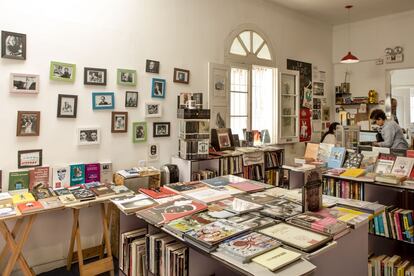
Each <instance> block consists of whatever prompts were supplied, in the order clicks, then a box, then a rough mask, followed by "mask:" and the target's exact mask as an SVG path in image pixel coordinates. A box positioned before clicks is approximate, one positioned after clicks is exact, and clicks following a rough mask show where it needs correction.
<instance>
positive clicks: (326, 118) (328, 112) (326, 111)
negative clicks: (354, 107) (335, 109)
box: [322, 106, 331, 121]
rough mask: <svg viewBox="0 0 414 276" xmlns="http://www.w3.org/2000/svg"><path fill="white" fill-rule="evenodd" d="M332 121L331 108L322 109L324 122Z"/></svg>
mask: <svg viewBox="0 0 414 276" xmlns="http://www.w3.org/2000/svg"><path fill="white" fill-rule="evenodd" d="M330 120H331V109H330V108H329V106H324V107H322V121H330Z"/></svg>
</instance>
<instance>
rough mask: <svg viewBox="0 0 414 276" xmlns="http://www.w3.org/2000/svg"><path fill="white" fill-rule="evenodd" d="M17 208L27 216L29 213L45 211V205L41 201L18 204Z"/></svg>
mask: <svg viewBox="0 0 414 276" xmlns="http://www.w3.org/2000/svg"><path fill="white" fill-rule="evenodd" d="M17 208H18V209H19V210H20V212H21V213H22V214H27V213H31V212H35V211H38V210H42V209H44V208H43V205H42V204H41V203H40V202H39V201H30V202H26V203H19V204H17Z"/></svg>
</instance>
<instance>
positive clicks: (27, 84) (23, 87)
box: [10, 73, 39, 94]
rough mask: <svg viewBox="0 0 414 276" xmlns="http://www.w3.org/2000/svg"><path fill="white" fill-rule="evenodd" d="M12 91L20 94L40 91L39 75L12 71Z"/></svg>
mask: <svg viewBox="0 0 414 276" xmlns="http://www.w3.org/2000/svg"><path fill="white" fill-rule="evenodd" d="M10 92H11V93H18V94H37V93H39V75H32V74H17V73H11V74H10Z"/></svg>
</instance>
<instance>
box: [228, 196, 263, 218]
mask: <svg viewBox="0 0 414 276" xmlns="http://www.w3.org/2000/svg"><path fill="white" fill-rule="evenodd" d="M262 208H263V205H260V204H257V203H253V202H250V201H246V200H243V199H240V198H235V199H234V200H233V202H232V203H231V205H230V206H229V207H227V208H226V210H227V211H229V212H232V213H235V214H243V213H247V212H252V211H256V210H259V209H262Z"/></svg>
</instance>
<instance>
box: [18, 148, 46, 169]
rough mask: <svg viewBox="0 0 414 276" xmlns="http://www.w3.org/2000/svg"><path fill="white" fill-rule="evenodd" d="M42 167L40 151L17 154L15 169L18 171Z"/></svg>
mask: <svg viewBox="0 0 414 276" xmlns="http://www.w3.org/2000/svg"><path fill="white" fill-rule="evenodd" d="M39 166H42V150H41V149H35V150H19V151H18V152H17V167H18V168H19V169H24V168H32V167H39Z"/></svg>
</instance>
